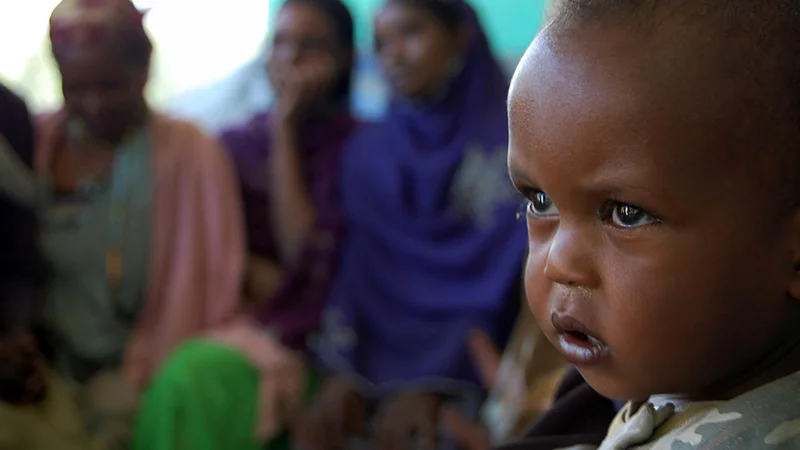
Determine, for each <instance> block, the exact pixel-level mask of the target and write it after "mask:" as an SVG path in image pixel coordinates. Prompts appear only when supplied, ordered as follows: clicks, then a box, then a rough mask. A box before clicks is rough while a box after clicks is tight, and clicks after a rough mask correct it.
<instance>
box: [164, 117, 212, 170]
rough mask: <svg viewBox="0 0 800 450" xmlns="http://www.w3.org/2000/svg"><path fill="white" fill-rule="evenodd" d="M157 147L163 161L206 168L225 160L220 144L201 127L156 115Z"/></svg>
mask: <svg viewBox="0 0 800 450" xmlns="http://www.w3.org/2000/svg"><path fill="white" fill-rule="evenodd" d="M152 127H153V128H152V133H153V139H154V146H156V147H157V148H158V152H159V157H168V158H169V159H171V160H174V161H176V162H178V161H180V162H181V163H189V162H193V165H205V164H206V163H215V162H218V161H219V160H220V159H223V160H224V152H223V151H222V147H221V146H220V143H219V141H217V139H215V138H214V137H213V136H211V135H210V134H208V133H206V132H204V131H203V130H201V129H200V127H198V126H197V125H195V124H193V123H191V122H188V121H186V120H183V119H178V118H174V117H170V116H167V115H164V114H160V113H155V114H154V115H153V118H152Z"/></svg>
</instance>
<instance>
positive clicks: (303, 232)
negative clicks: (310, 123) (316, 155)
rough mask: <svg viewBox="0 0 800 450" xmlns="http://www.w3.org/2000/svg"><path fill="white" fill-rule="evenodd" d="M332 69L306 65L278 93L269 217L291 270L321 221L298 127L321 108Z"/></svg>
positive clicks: (323, 63) (326, 64)
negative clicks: (305, 175) (311, 190)
mask: <svg viewBox="0 0 800 450" xmlns="http://www.w3.org/2000/svg"><path fill="white" fill-rule="evenodd" d="M334 71H335V69H334V65H333V63H331V62H329V61H314V62H308V63H307V64H305V65H304V66H302V67H298V68H296V69H295V73H294V74H292V76H290V77H288V78H287V82H286V83H285V84H284V85H283V86H281V89H280V92H278V98H277V103H276V105H275V114H274V115H273V123H272V125H273V132H272V146H273V150H272V151H273V155H272V160H271V163H270V173H269V175H270V184H271V186H270V187H271V188H272V189H270V195H271V201H272V211H271V217H272V221H273V229H274V230H275V232H276V236H275V238H276V242H277V243H278V251H279V254H280V257H281V263H282V265H283V266H284V267H286V268H292V267H294V266H295V265H296V264H297V263H298V260H299V259H301V255H302V253H303V249H304V247H305V245H306V243H307V242H308V238H309V235H310V233H311V231H312V229H313V227H314V223H315V221H316V219H317V210H316V208H315V206H314V203H313V201H312V199H311V196H310V195H309V191H308V187H307V186H306V182H307V180H305V177H304V174H305V170H304V166H303V165H304V164H307V163H308V162H307V161H303V160H302V158H301V152H300V143H299V140H300V139H299V138H300V136H299V128H300V125H301V124H302V123H304V122H305V120H306V119H307V118H308V117H309V116H311V115H313V114H315V113H316V110H318V109H319V108H321V107H325V106H326V105H324V104H320V100H319V98H320V96H321V95H324V92H325V91H326V88H327V87H328V86H330V85H331V83H332V81H333V79H334Z"/></svg>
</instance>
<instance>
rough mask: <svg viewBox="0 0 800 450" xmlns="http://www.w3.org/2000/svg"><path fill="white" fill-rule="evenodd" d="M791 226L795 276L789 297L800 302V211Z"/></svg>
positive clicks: (795, 214)
mask: <svg viewBox="0 0 800 450" xmlns="http://www.w3.org/2000/svg"><path fill="white" fill-rule="evenodd" d="M791 226H792V229H791V233H792V236H791V238H792V257H793V258H794V260H793V261H794V276H793V277H792V279H791V282H790V283H789V295H791V296H792V298H795V299H799V300H800V209H798V210H797V211H795V213H794V218H793V220H792V225H791Z"/></svg>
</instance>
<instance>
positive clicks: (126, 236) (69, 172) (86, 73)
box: [34, 0, 244, 399]
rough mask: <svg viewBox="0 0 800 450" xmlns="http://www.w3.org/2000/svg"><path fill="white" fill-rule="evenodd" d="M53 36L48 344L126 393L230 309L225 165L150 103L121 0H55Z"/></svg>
mask: <svg viewBox="0 0 800 450" xmlns="http://www.w3.org/2000/svg"><path fill="white" fill-rule="evenodd" d="M50 36H51V41H52V51H53V57H54V59H55V61H56V63H57V67H58V69H59V71H60V74H61V79H62V82H61V85H62V90H63V95H64V105H63V106H62V107H61V108H60V109H58V110H56V111H55V112H52V113H48V114H44V115H41V116H40V117H39V118H38V119H37V126H36V131H37V137H36V139H37V142H36V146H35V152H34V153H35V155H34V170H35V172H36V175H37V179H40V180H42V195H41V198H40V199H39V202H40V203H39V204H38V205H36V206H37V209H38V210H39V212H40V214H41V219H42V231H41V235H40V239H41V244H42V249H43V252H44V254H45V257H46V258H47V260H48V262H49V263H50V265H51V267H52V269H53V277H52V280H51V283H50V285H49V286H48V289H47V294H46V296H45V299H44V304H43V306H42V311H41V318H42V321H43V325H44V329H45V331H46V333H45V335H44V342H43V343H44V344H45V345H46V347H47V350H48V352H49V353H50V354H51V355H52V358H53V360H54V364H55V368H56V370H57V371H58V372H59V373H61V374H62V375H63V376H65V377H68V378H71V379H72V380H74V381H76V382H78V383H81V384H85V383H90V382H91V381H92V380H93V379H94V378H95V377H98V376H103V377H104V378H107V377H115V378H116V379H118V380H119V382H118V383H112V384H115V385H117V386H127V387H128V390H130V391H131V392H135V391H137V390H138V389H140V388H142V387H144V386H145V385H146V384H147V382H148V381H149V379H150V378H151V376H152V374H153V372H154V371H155V370H156V369H157V368H158V366H159V365H160V363H161V361H162V360H163V359H164V357H165V356H166V355H167V354H168V353H169V352H170V351H171V349H172V348H174V347H175V346H176V345H177V344H179V343H180V342H181V341H182V340H183V339H184V338H186V337H188V336H191V335H193V334H195V333H198V332H200V331H201V330H203V329H205V328H209V327H212V326H214V325H219V324H221V323H224V322H225V321H226V320H229V319H230V318H231V317H232V316H233V315H234V314H235V313H236V312H237V310H238V307H239V298H240V288H241V276H242V271H243V263H244V238H243V229H242V228H243V227H242V222H241V210H240V202H239V197H238V193H237V189H236V184H235V180H234V177H233V171H232V170H231V167H230V164H229V163H228V160H227V156H226V155H225V153H224V152H223V151H222V149H221V148H220V147H219V146H218V145H217V144H216V143H215V142H214V141H213V140H212V139H210V138H208V137H207V136H205V135H203V134H202V133H201V132H200V131H199V130H198V129H197V128H196V127H194V126H193V125H190V124H188V123H185V122H181V121H177V120H174V119H171V118H169V117H167V116H164V115H161V114H159V113H158V112H155V111H154V110H152V109H151V108H150V107H149V105H148V103H147V101H146V100H145V98H144V88H145V85H146V84H147V80H148V75H149V70H148V69H149V64H150V55H151V50H152V47H151V43H150V40H149V38H148V36H147V34H146V32H145V30H144V28H143V26H142V13H141V12H139V11H138V10H137V9H136V8H135V7H134V6H133V4H132V3H131V2H130V1H128V0H102V1H99V2H85V1H81V0H64V1H63V2H61V3H59V5H58V6H57V7H56V8H55V10H54V11H53V14H52V16H51V20H50ZM119 394H120V399H123V398H124V399H127V398H129V397H128V396H125V395H123V393H122V392H119Z"/></svg>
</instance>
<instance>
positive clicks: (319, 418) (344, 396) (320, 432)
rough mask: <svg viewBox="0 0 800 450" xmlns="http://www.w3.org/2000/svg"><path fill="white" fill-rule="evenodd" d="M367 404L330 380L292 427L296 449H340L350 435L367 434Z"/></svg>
mask: <svg viewBox="0 0 800 450" xmlns="http://www.w3.org/2000/svg"><path fill="white" fill-rule="evenodd" d="M366 422H367V405H366V402H365V401H364V399H363V398H362V397H361V395H359V394H358V393H357V392H356V391H355V390H354V389H352V387H351V386H350V385H349V384H348V383H347V382H346V381H344V380H341V379H337V378H334V379H330V380H328V381H327V382H326V383H325V385H324V386H323V388H322V390H321V392H320V393H319V395H317V397H316V399H315V401H314V402H313V404H312V405H311V407H310V408H308V409H307V410H306V411H305V412H304V413H301V414H300V416H299V417H298V419H297V420H296V422H295V423H294V425H293V426H292V442H293V444H294V445H295V448H302V449H304V450H341V449H344V448H345V445H346V441H347V438H348V437H350V436H363V435H364V434H365V431H366Z"/></svg>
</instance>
